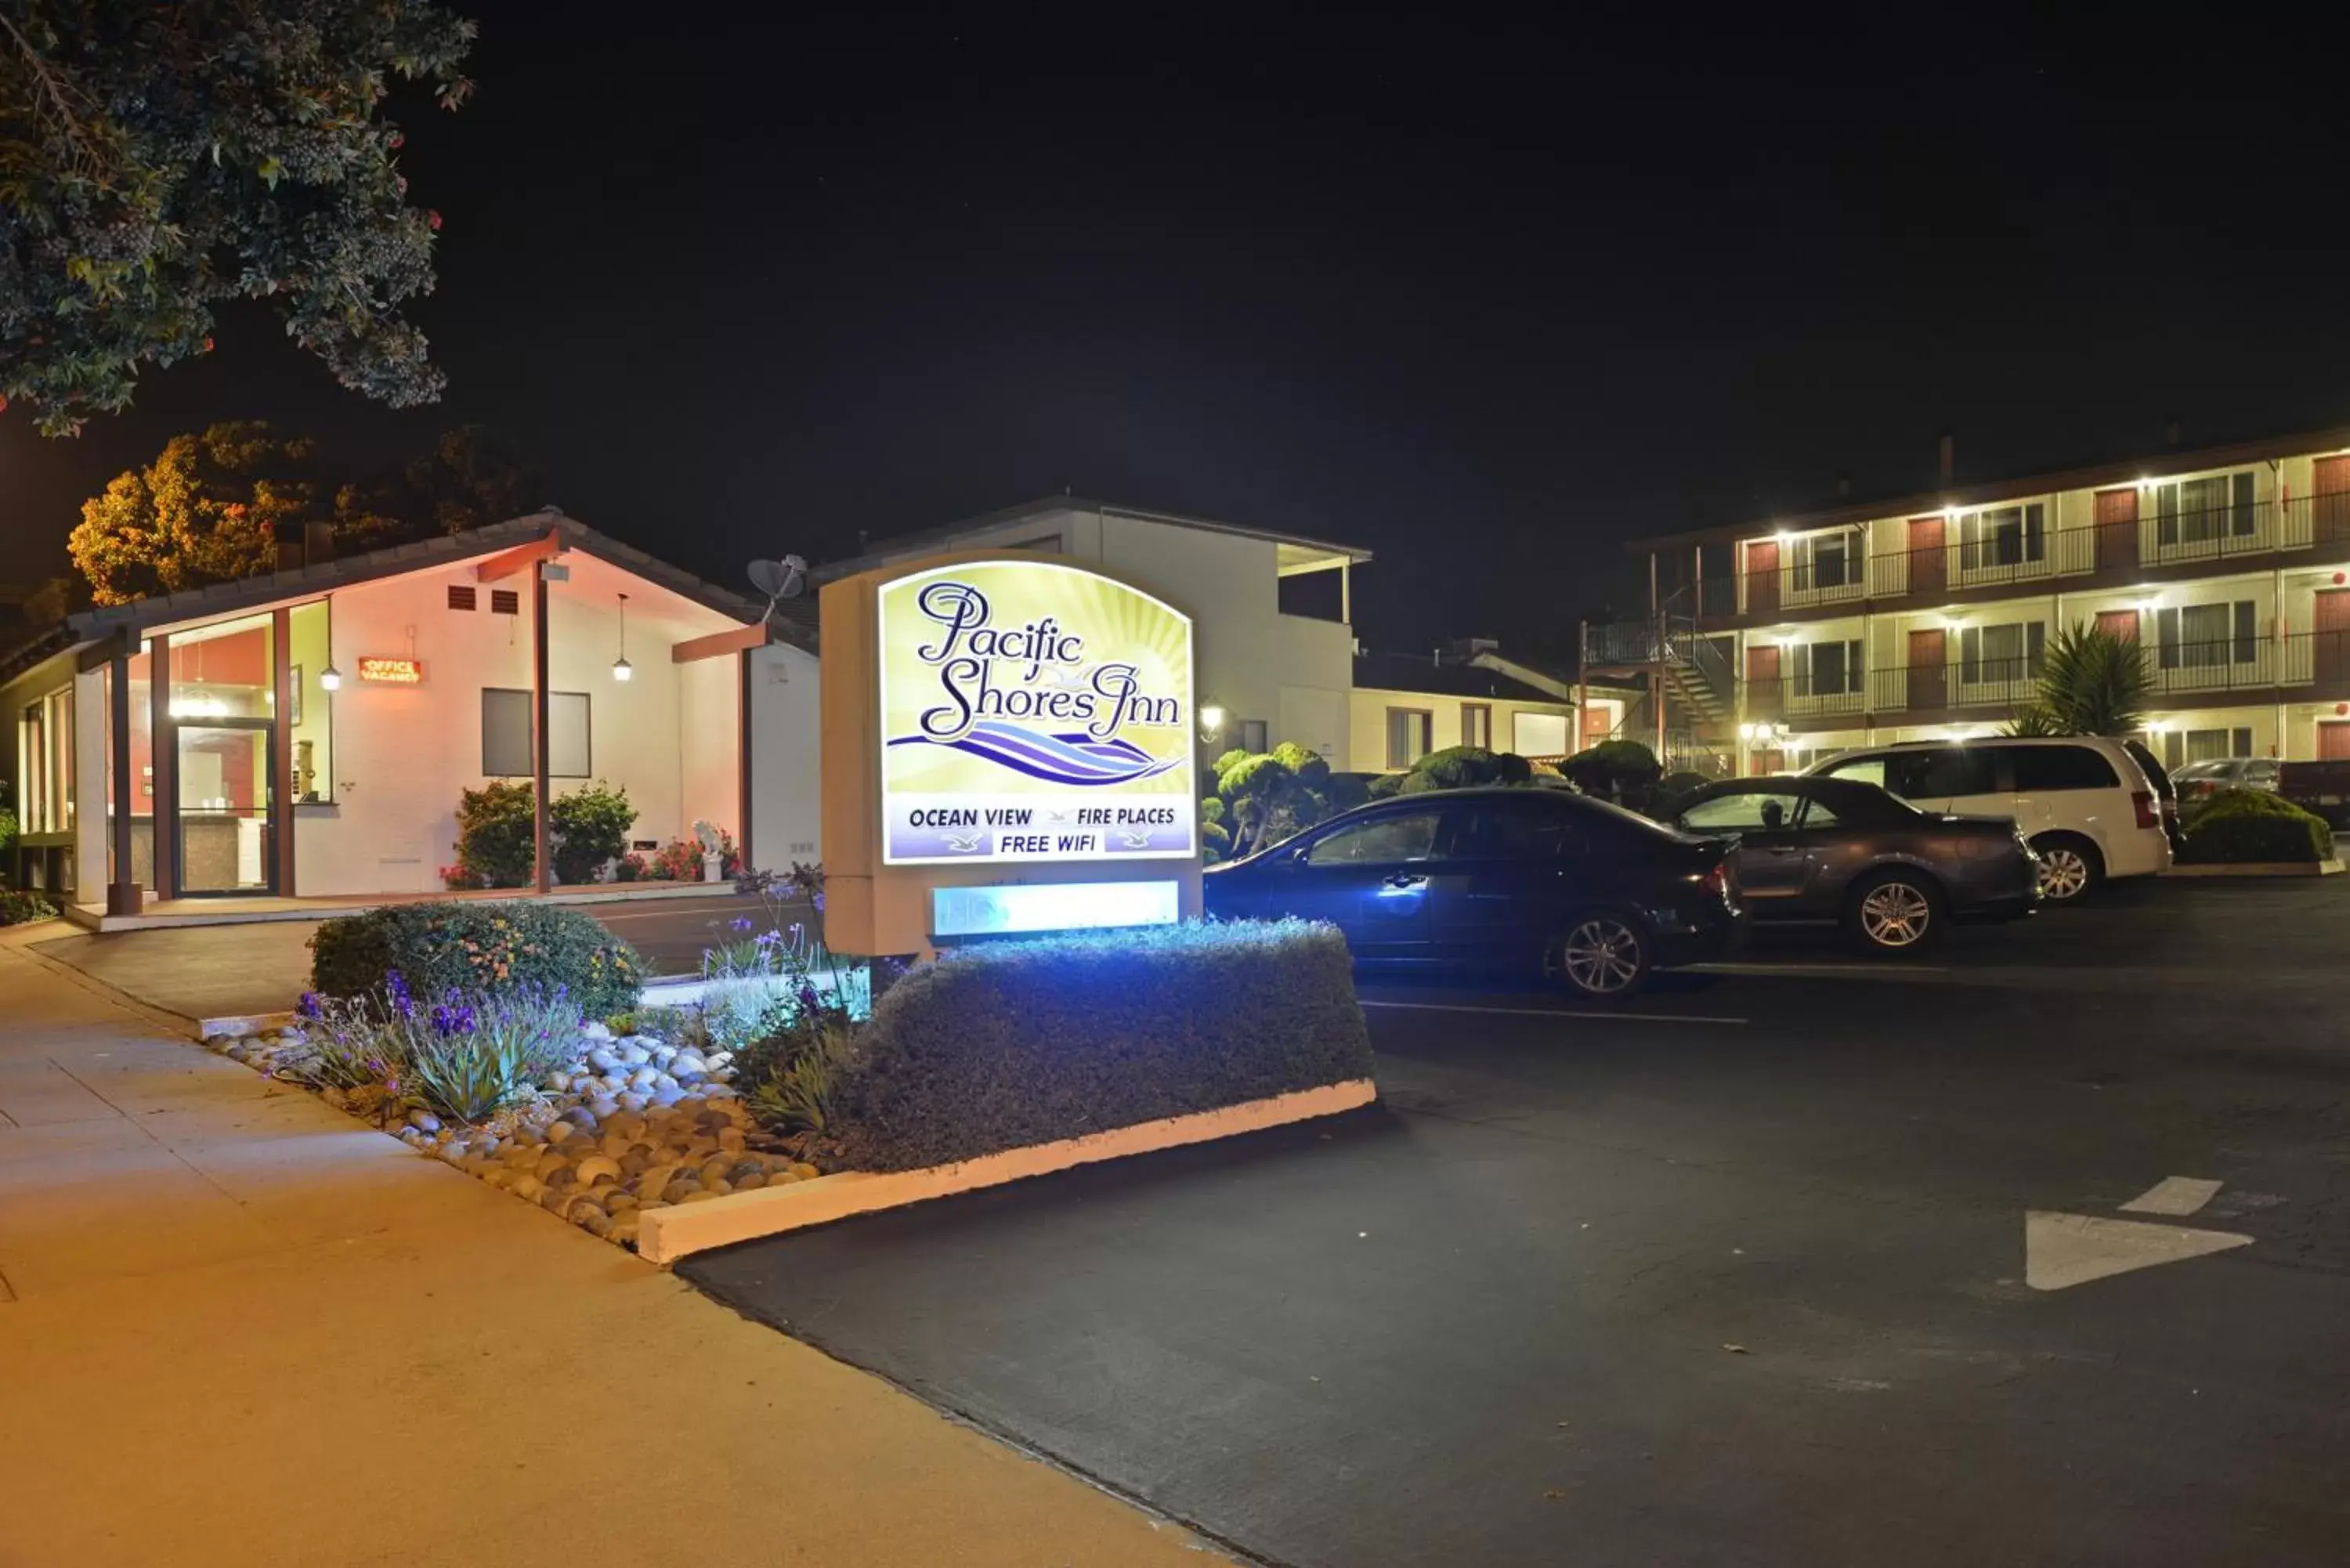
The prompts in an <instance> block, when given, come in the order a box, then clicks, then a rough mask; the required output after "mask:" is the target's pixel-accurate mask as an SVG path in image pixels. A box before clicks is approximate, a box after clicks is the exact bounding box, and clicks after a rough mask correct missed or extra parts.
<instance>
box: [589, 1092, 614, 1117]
mask: <svg viewBox="0 0 2350 1568" xmlns="http://www.w3.org/2000/svg"><path fill="white" fill-rule="evenodd" d="M587 1109H588V1111H589V1112H590V1114H592V1115H593V1116H595V1118H596V1119H597V1121H598V1122H599V1123H600V1122H608V1121H610V1120H611V1119H612V1118H613V1117H614V1116H619V1114H620V1105H619V1101H618V1100H615V1099H613V1098H612V1097H611V1096H608V1095H598V1096H597V1097H596V1098H594V1099H592V1100H590V1101H588V1102H587Z"/></svg>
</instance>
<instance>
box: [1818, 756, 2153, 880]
mask: <svg viewBox="0 0 2350 1568" xmlns="http://www.w3.org/2000/svg"><path fill="white" fill-rule="evenodd" d="M1808 771H1809V772H1811V773H1814V774H1828V775H1830V776H1832V777H1835V778H1840V779H1859V780H1861V781H1863V782H1864V783H1867V784H1878V785H1882V786H1883V787H1884V788H1886V789H1887V790H1890V791H1891V792H1892V793H1893V794H1898V795H1899V796H1900V797H1901V798H1902V799H1904V800H1906V801H1908V803H1909V804H1910V805H1915V806H1918V807H1920V808H1922V809H1924V810H1927V811H1942V812H1956V813H1960V814H1962V815H1978V816H2012V817H2013V818H2014V819H2015V825H2016V826H2017V827H2018V828H2020V829H2021V830H2022V833H2023V836H2024V837H2025V838H2027V839H2029V840H2030V841H2031V843H2032V848H2033V853H2035V854H2037V855H2038V856H2039V857H2040V895H2041V897H2042V898H2045V899H2046V900H2047V901H2048V902H2050V903H2052V904H2069V903H2071V902H2073V901H2074V900H2075V899H2077V898H2081V897H2082V896H2083V895H2085V894H2087V893H2089V892H2092V891H2094V890H2095V888H2096V887H2097V885H2098V884H2099V883H2101V882H2103V881H2105V880H2106V878H2108V877H2151V876H2153V875H2155V874H2156V873H2158V872H2161V871H2167V870H2168V869H2169V868H2170V836H2169V834H2168V832H2166V831H2165V829H2164V826H2163V811H2162V799H2161V796H2160V795H2159V794H2158V792H2157V790H2156V788H2155V784H2154V782H2153V781H2152V780H2151V779H2149V778H2148V777H2147V774H2146V770H2145V769H2144V768H2143V767H2141V766H2139V764H2138V763H2137V759H2136V758H2135V757H2133V756H2132V755H2131V754H2130V753H2129V751H2128V749H2127V748H2126V746H2125V744H2124V743H2123V742H2120V741H2114V740H2106V739H2105V738H2103V737H2100V736H2095V735H2066V736H2062V737H2059V738H2054V739H2048V740H2040V739H2030V740H2027V739H2025V738H2023V737H2022V736H2004V735H2002V736H1989V737H1985V738H1984V739H1982V740H1979V741H1911V742H1903V743H1901V744H1899V745H1893V746H1885V747H1880V748H1876V749H1872V750H1866V751H1857V752H1846V753H1844V754H1843V755H1841V756H1835V757H1830V758H1829V759H1827V760H1826V761H1825V762H1823V763H1817V764H1815V765H1814V766H1813V767H1812V768H1810V769H1809V770H1808Z"/></svg>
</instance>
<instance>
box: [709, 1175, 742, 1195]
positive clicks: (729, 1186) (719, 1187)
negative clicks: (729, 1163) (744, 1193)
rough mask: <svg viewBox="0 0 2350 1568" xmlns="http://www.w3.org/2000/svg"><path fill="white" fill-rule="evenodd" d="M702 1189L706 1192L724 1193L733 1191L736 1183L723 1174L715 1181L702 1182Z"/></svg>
mask: <svg viewBox="0 0 2350 1568" xmlns="http://www.w3.org/2000/svg"><path fill="white" fill-rule="evenodd" d="M702 1190H703V1191H704V1192H715V1193H719V1194H722V1195H723V1194H725V1193H729V1192H732V1191H733V1190H734V1184H733V1182H731V1181H729V1180H727V1179H725V1178H724V1177H723V1176H722V1177H720V1178H719V1179H717V1180H715V1181H705V1182H703V1183H702Z"/></svg>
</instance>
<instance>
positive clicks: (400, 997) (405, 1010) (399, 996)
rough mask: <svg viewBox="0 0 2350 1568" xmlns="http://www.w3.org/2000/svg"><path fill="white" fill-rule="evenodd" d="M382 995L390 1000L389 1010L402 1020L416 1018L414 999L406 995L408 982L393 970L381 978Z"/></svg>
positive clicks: (398, 972)
mask: <svg viewBox="0 0 2350 1568" xmlns="http://www.w3.org/2000/svg"><path fill="white" fill-rule="evenodd" d="M383 993H384V995H386V996H388V997H390V999H391V1009H392V1011H393V1012H397V1013H399V1014H400V1016H401V1017H402V1018H413V1017H414V1016H416V998H414V997H413V996H411V995H410V994H409V993H408V981H405V980H403V979H401V978H400V971H398V970H393V971H390V972H389V973H387V974H386V975H385V976H384V977H383Z"/></svg>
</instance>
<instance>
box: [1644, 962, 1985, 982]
mask: <svg viewBox="0 0 2350 1568" xmlns="http://www.w3.org/2000/svg"><path fill="white" fill-rule="evenodd" d="M1679 972H1680V973H1682V974H1742V975H1762V976H1764V977H1766V978H1767V977H1769V976H1772V975H1785V976H1789V977H1791V978H1793V979H1796V980H1819V979H1832V978H1835V977H1839V976H1845V975H1850V976H1853V977H1856V978H1857V979H1863V980H1866V979H1868V978H1870V977H1872V976H1876V975H1888V974H1892V975H1900V974H1948V973H1950V965H1948V964H1939V963H1802V962H1797V963H1750V962H1747V961H1742V960H1740V961H1723V962H1721V963H1692V964H1684V965H1682V966H1681V968H1680V971H1679Z"/></svg>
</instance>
